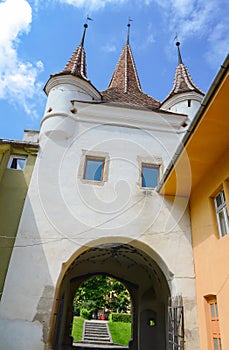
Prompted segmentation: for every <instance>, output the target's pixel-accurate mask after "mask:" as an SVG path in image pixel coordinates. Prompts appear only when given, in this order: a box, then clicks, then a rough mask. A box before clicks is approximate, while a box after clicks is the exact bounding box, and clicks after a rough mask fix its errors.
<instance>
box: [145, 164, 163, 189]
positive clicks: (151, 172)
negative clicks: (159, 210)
mask: <svg viewBox="0 0 229 350" xmlns="http://www.w3.org/2000/svg"><path fill="white" fill-rule="evenodd" d="M141 175H142V179H141V182H142V183H141V185H142V187H148V188H155V187H157V185H158V177H159V166H158V165H154V164H147V163H142V171H141Z"/></svg>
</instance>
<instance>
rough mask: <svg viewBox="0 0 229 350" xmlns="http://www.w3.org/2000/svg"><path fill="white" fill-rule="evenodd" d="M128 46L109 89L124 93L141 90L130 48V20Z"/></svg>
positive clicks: (124, 49)
mask: <svg viewBox="0 0 229 350" xmlns="http://www.w3.org/2000/svg"><path fill="white" fill-rule="evenodd" d="M127 28H128V29H127V38H126V44H125V46H124V48H123V50H122V53H121V56H120V58H119V61H118V63H117V66H116V68H115V71H114V74H113V76H112V78H111V81H110V84H109V86H108V88H114V87H115V88H119V89H120V90H122V91H123V92H125V93H126V92H129V91H133V90H139V91H142V89H141V84H140V81H139V77H138V73H137V70H136V66H135V62H134V58H133V54H132V51H131V48H130V44H129V41H130V19H129V22H128V24H127Z"/></svg>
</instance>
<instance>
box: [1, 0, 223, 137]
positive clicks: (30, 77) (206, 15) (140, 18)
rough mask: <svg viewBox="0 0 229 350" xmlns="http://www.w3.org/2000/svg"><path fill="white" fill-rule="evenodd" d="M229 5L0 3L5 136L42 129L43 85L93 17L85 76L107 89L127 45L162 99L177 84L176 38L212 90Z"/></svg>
mask: <svg viewBox="0 0 229 350" xmlns="http://www.w3.org/2000/svg"><path fill="white" fill-rule="evenodd" d="M228 13H229V2H228V0H0V118H1V122H0V138H8V139H21V138H22V135H23V130H24V129H36V130H39V127H40V120H41V119H42V116H43V111H44V108H45V104H46V95H45V93H44V92H43V87H44V85H45V83H46V81H47V80H48V78H49V76H50V74H53V73H56V72H59V71H60V70H62V69H63V68H64V66H65V64H66V63H67V61H68V59H69V57H70V56H71V55H72V52H73V50H74V49H75V47H76V46H78V44H79V42H80V39H81V36H82V32H83V24H84V22H85V19H86V17H87V15H89V16H90V17H91V18H92V19H93V21H90V22H89V28H88V30H87V34H86V40H85V45H84V46H85V50H86V54H87V74H88V78H89V79H90V80H91V82H92V83H93V85H95V86H96V88H97V89H98V90H104V89H105V88H106V87H107V85H108V83H109V80H110V78H111V75H112V73H113V71H114V68H115V65H116V63H117V61H118V58H119V56H120V53H121V50H122V48H123V45H124V43H125V40H126V32H127V23H128V18H129V17H130V18H131V19H133V21H132V22H131V33H130V44H131V48H132V51H133V55H134V59H135V63H136V66H137V71H138V74H139V77H140V81H141V85H142V89H143V91H144V92H145V93H147V94H149V95H151V96H153V97H155V98H156V99H158V100H160V101H162V100H163V99H164V98H165V97H166V96H167V94H168V93H169V91H170V90H171V88H172V85H173V78H174V73H175V69H176V65H177V51H176V46H175V42H174V37H175V35H176V33H178V37H179V41H180V42H181V53H182V59H183V62H184V63H185V64H186V65H187V67H188V69H189V72H190V74H191V76H192V78H193V80H194V82H195V84H196V85H197V86H198V87H199V88H200V89H202V90H203V91H204V92H206V91H207V90H208V88H209V86H210V84H211V82H212V80H213V79H214V77H215V75H216V73H217V72H218V70H219V68H220V65H221V64H222V63H223V61H224V59H225V57H226V54H227V52H228V48H229V18H228Z"/></svg>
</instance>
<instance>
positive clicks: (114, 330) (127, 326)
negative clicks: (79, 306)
mask: <svg viewBox="0 0 229 350" xmlns="http://www.w3.org/2000/svg"><path fill="white" fill-rule="evenodd" d="M83 323H84V318H82V317H77V316H75V317H74V320H73V325H72V336H73V338H74V342H77V341H81V340H82V331H83ZM108 325H109V328H110V332H111V337H112V340H113V342H114V343H116V344H122V345H128V342H129V340H130V338H131V323H124V322H108Z"/></svg>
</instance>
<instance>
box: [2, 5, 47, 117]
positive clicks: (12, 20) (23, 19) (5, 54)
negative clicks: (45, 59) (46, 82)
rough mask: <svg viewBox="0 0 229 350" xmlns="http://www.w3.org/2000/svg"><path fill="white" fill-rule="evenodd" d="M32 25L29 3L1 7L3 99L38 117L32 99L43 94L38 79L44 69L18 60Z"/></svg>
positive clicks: (37, 64) (40, 64)
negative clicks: (22, 40) (21, 47)
mask: <svg viewBox="0 0 229 350" xmlns="http://www.w3.org/2000/svg"><path fill="white" fill-rule="evenodd" d="M31 22H32V9H31V7H30V5H29V3H28V2H27V1H26V0H5V1H4V2H1V3H0V32H1V36H0V98H1V99H6V100H8V101H9V102H10V103H13V104H15V105H16V104H18V105H21V106H22V107H23V108H24V110H25V112H26V113H27V114H30V115H31V116H35V115H36V112H35V104H34V103H33V102H32V99H33V98H34V97H35V96H38V95H39V94H40V84H39V83H37V76H38V74H39V72H40V71H42V69H43V65H42V63H41V62H40V61H39V62H37V63H35V64H33V63H30V62H23V61H22V60H21V59H20V57H18V53H17V47H18V45H19V44H20V36H21V35H22V34H23V33H28V32H29V30H30V24H31Z"/></svg>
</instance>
